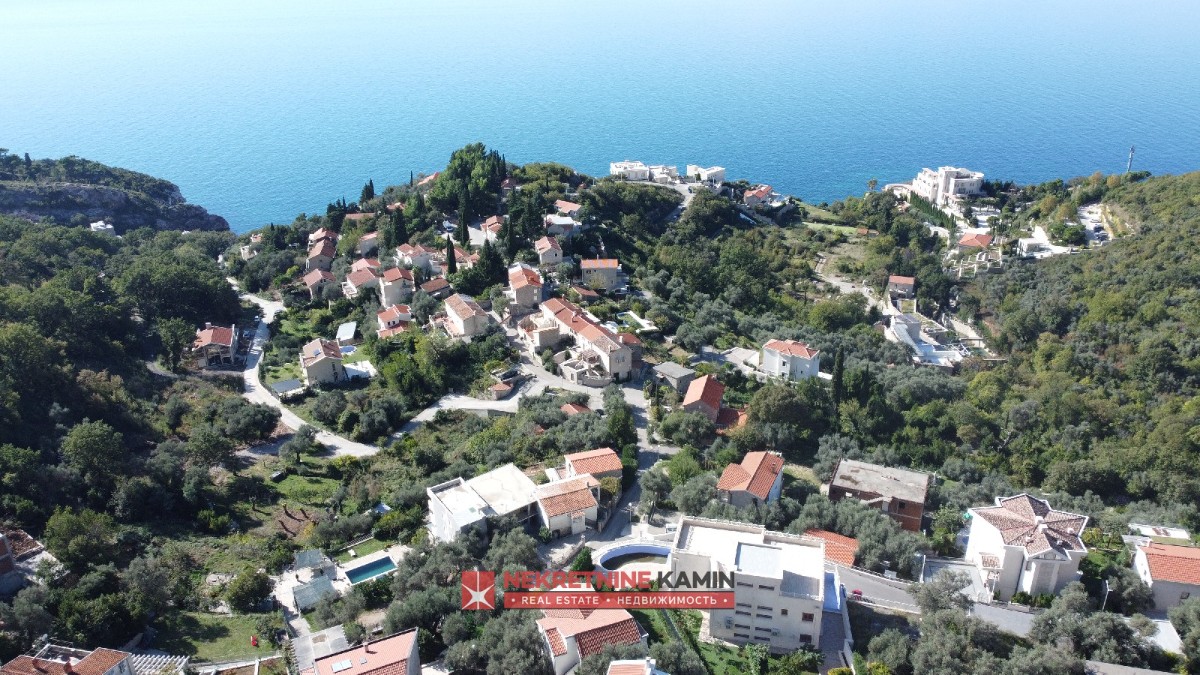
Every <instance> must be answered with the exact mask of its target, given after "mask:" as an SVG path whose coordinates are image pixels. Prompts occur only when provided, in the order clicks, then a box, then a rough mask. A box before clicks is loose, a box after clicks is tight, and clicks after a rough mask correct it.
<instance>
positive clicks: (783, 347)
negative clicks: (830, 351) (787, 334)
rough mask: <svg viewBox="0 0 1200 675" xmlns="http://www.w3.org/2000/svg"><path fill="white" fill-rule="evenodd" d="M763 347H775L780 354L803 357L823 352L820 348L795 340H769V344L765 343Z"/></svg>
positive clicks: (811, 356) (810, 356)
mask: <svg viewBox="0 0 1200 675" xmlns="http://www.w3.org/2000/svg"><path fill="white" fill-rule="evenodd" d="M763 349H773V350H775V351H777V352H779V353H780V354H787V355H788V356H798V357H800V358H802V359H811V358H813V357H814V356H817V355H819V354H820V353H821V352H820V351H819V350H816V349H813V348H812V347H809V346H808V345H806V344H804V343H803V342H797V341H795V340H768V341H767V344H765V345H763Z"/></svg>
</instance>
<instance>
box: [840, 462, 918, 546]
mask: <svg viewBox="0 0 1200 675" xmlns="http://www.w3.org/2000/svg"><path fill="white" fill-rule="evenodd" d="M929 478H930V476H929V474H927V473H921V472H920V471H909V470H908V469H897V468H893V467H886V466H880V465H878V464H869V463H867V462H860V461H858V460H856V459H843V460H842V461H840V462H838V465H837V468H835V469H834V471H833V479H832V480H830V481H829V500H830V501H834V502H836V501H840V500H842V499H845V498H847V497H850V498H854V499H859V500H861V501H862V502H863V503H864V504H866V505H867V506H870V507H873V508H877V509H879V510H880V511H883V512H884V513H886V514H888V515H889V516H891V517H892V520H895V521H896V522H897V523H899V524H900V527H902V528H904V529H906V530H908V531H909V532H920V531H921V519H922V518H924V516H925V499H926V497H927V496H928V494H929Z"/></svg>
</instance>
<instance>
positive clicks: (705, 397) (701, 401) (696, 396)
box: [683, 375, 725, 424]
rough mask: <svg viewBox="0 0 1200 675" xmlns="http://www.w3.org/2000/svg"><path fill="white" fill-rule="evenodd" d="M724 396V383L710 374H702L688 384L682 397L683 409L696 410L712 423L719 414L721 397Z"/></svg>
mask: <svg viewBox="0 0 1200 675" xmlns="http://www.w3.org/2000/svg"><path fill="white" fill-rule="evenodd" d="M724 396H725V385H723V384H721V383H720V382H718V381H717V378H715V377H713V376H712V375H704V376H701V377H698V378H696V379H694V380H692V383H691V384H689V385H688V390H687V394H685V395H684V397H683V409H684V410H687V411H688V412H698V413H700V414H702V415H704V416H705V417H707V418H708V419H710V420H712V422H713V424H716V423H717V417H718V416H720V414H721V399H722V398H724Z"/></svg>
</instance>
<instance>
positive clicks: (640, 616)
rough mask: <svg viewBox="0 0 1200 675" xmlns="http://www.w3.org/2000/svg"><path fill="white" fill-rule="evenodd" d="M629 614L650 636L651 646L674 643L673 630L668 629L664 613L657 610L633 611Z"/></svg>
mask: <svg viewBox="0 0 1200 675" xmlns="http://www.w3.org/2000/svg"><path fill="white" fill-rule="evenodd" d="M629 613H630V614H632V615H633V618H635V619H637V622H638V624H640V625H641V627H642V628H643V629H644V630H645V631H646V632H647V633H649V634H650V636H649V638H647V640H648V641H649V643H650V644H655V643H658V642H673V641H674V638H673V637H672V636H671V629H670V628H667V623H666V621H665V620H664V619H663V617H662V613H661V612H659V611H658V610H657V609H631V610H629Z"/></svg>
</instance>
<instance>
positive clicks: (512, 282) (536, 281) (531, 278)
mask: <svg viewBox="0 0 1200 675" xmlns="http://www.w3.org/2000/svg"><path fill="white" fill-rule="evenodd" d="M508 285H509V286H512V287H513V288H514V289H516V288H525V287H526V286H538V287H540V286H541V285H542V275H540V274H538V273H537V271H536V270H533V269H530V268H528V267H514V268H512V269H510V270H509V271H508Z"/></svg>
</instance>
